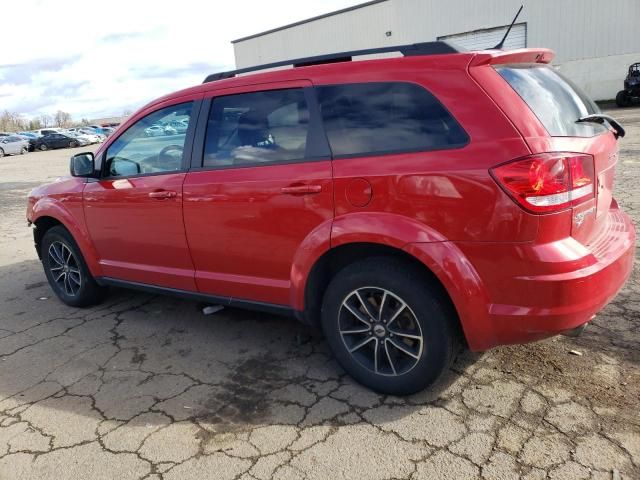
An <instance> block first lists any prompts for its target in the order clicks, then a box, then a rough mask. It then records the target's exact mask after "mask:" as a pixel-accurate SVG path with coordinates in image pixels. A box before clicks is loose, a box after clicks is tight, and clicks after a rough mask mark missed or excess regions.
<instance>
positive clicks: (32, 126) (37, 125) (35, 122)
mask: <svg viewBox="0 0 640 480" xmlns="http://www.w3.org/2000/svg"><path fill="white" fill-rule="evenodd" d="M28 128H29V130H39V129H41V128H42V122H41V121H40V119H39V118H32V119H31V120H29V126H28Z"/></svg>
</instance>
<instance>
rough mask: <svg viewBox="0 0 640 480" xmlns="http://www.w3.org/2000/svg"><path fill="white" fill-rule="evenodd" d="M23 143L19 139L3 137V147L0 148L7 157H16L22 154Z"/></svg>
mask: <svg viewBox="0 0 640 480" xmlns="http://www.w3.org/2000/svg"><path fill="white" fill-rule="evenodd" d="M21 145H22V144H21V142H20V139H19V138H18V137H2V145H0V147H1V148H2V150H4V153H5V154H7V155H14V154H16V153H20V149H21Z"/></svg>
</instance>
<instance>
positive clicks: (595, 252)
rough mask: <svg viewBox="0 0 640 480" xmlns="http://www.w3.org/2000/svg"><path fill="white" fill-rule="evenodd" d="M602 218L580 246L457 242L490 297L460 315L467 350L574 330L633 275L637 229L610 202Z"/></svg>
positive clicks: (567, 243)
mask: <svg viewBox="0 0 640 480" xmlns="http://www.w3.org/2000/svg"><path fill="white" fill-rule="evenodd" d="M608 215H609V219H608V223H607V228H606V229H605V230H604V231H603V232H602V233H601V234H600V235H599V236H598V238H596V239H595V240H594V241H592V242H591V244H589V245H586V246H585V245H582V244H581V243H579V242H578V241H576V240H574V239H573V238H565V239H563V240H560V241H556V242H551V243H547V244H524V245H523V244H520V245H514V244H511V245H504V244H502V245H498V244H494V245H478V244H467V245H464V244H463V245H458V246H459V248H460V249H461V250H462V251H463V253H464V254H465V255H466V256H467V258H468V259H469V260H470V262H471V263H472V264H473V265H474V267H475V269H476V271H477V272H478V277H479V278H480V279H481V281H482V283H483V289H484V290H485V291H486V298H487V300H488V304H487V309H486V310H485V311H483V312H478V315H477V316H475V318H462V319H461V320H462V323H463V328H464V330H465V334H466V336H467V341H468V343H469V346H470V348H471V349H472V350H485V349H488V348H491V347H494V346H497V345H504V344H511V343H525V342H530V341H535V340H539V339H541V338H545V337H549V336H553V335H556V334H559V333H562V332H565V331H568V330H572V329H574V328H576V327H579V326H580V325H582V324H584V323H586V322H588V321H589V320H590V319H591V318H592V317H593V316H594V315H595V314H596V313H597V312H599V311H600V310H601V309H602V308H603V307H604V306H605V305H606V304H607V303H609V302H610V301H611V300H612V299H613V298H614V297H615V296H616V294H617V293H618V292H619V291H620V289H621V288H622V286H623V285H624V283H625V281H626V280H627V279H628V278H629V276H630V274H631V271H632V268H633V261H634V257H635V240H636V233H635V229H634V226H633V224H632V222H631V218H630V217H629V216H628V215H627V214H625V213H624V212H622V211H621V210H620V209H619V208H618V207H617V205H616V204H615V202H614V205H613V208H612V209H611V210H610V211H609V212H608ZM523 273H527V274H526V275H523ZM467 324H468V327H467Z"/></svg>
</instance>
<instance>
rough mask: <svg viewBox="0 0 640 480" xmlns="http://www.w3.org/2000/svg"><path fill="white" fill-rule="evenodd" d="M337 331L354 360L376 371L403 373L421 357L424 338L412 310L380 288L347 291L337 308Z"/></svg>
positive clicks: (399, 299)
mask: <svg viewBox="0 0 640 480" xmlns="http://www.w3.org/2000/svg"><path fill="white" fill-rule="evenodd" d="M338 331H339V333H340V337H341V338H342V342H343V343H344V346H345V347H346V349H347V351H348V352H349V354H350V355H351V356H352V357H353V358H354V360H356V361H357V362H358V363H359V364H360V365H362V366H363V367H365V368H366V369H368V370H370V371H371V372H373V373H375V374H378V375H385V376H398V375H403V374H405V373H407V372H409V371H410V370H412V369H413V368H414V367H415V366H416V365H417V363H418V362H419V361H420V358H422V353H423V348H424V338H423V334H422V328H421V327H420V324H419V323H418V320H417V318H416V316H415V314H414V313H413V311H412V310H411V308H410V307H409V306H408V305H407V304H406V302H404V301H403V300H402V299H401V298H400V297H398V296H397V295H395V294H394V293H392V292H390V291H389V290H386V289H384V288H378V287H363V288H359V289H357V290H354V291H353V292H351V293H349V294H348V295H347V296H346V297H345V299H344V300H343V301H342V304H341V306H340V310H339V312H338Z"/></svg>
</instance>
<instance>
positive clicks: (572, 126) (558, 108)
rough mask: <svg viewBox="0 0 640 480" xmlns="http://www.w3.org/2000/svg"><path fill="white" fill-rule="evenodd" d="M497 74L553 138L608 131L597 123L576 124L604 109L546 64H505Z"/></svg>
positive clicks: (582, 135) (498, 69)
mask: <svg viewBox="0 0 640 480" xmlns="http://www.w3.org/2000/svg"><path fill="white" fill-rule="evenodd" d="M496 71H497V72H498V73H499V74H500V76H502V78H504V79H505V80H506V81H507V83H508V84H509V85H510V86H511V87H512V88H513V89H514V90H515V91H516V93H517V94H518V95H520V97H521V98H522V99H523V100H524V101H525V103H526V104H527V105H528V106H529V108H530V109H531V111H532V112H533V113H534V114H535V116H536V117H538V120H540V123H542V125H543V126H544V128H545V129H546V130H547V132H549V135H551V136H552V137H593V136H595V135H598V134H600V133H603V132H606V131H607V128H606V127H605V126H603V125H600V124H597V123H576V120H578V119H579V118H580V117H584V116H585V115H591V114H594V113H600V108H599V107H598V106H597V105H596V104H595V102H594V101H593V100H591V99H590V98H589V96H588V95H587V94H585V93H584V92H583V91H582V90H581V89H580V88H579V87H578V86H576V85H574V84H573V83H572V82H571V81H570V80H569V79H567V78H565V77H564V76H563V75H562V74H560V73H559V72H558V71H557V70H554V69H553V68H551V67H549V66H546V65H539V64H536V65H527V64H525V65H505V66H500V67H496Z"/></svg>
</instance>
